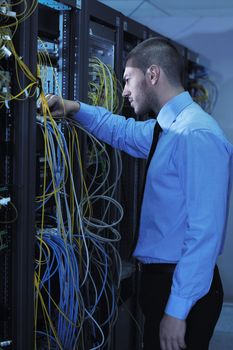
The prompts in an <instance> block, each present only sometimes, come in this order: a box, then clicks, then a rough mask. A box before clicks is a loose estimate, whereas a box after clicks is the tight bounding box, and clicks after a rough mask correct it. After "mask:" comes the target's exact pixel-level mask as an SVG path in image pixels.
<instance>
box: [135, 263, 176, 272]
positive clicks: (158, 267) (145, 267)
mask: <svg viewBox="0 0 233 350" xmlns="http://www.w3.org/2000/svg"><path fill="white" fill-rule="evenodd" d="M138 268H139V271H142V272H145V273H173V272H174V270H175V268H176V264H166V263H162V264H161V263H158V264H156V263H155V264H143V263H141V262H139V263H138Z"/></svg>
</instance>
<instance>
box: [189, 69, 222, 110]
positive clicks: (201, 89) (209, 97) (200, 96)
mask: <svg viewBox="0 0 233 350" xmlns="http://www.w3.org/2000/svg"><path fill="white" fill-rule="evenodd" d="M188 90H189V91H190V93H191V95H192V97H193V99H194V101H196V102H197V103H198V104H200V106H201V107H202V108H203V109H204V110H205V111H206V112H208V113H210V114H211V113H212V112H213V110H214V107H215V105H216V102H217V98H218V90H217V86H216V84H215V83H214V82H213V81H212V80H211V79H210V78H209V76H208V73H207V72H206V70H205V69H204V68H202V69H201V68H200V67H199V69H198V70H197V71H196V72H195V74H194V77H193V76H192V78H191V79H190V80H189V84H188Z"/></svg>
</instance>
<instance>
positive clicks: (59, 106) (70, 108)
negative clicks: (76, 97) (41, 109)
mask: <svg viewBox="0 0 233 350" xmlns="http://www.w3.org/2000/svg"><path fill="white" fill-rule="evenodd" d="M46 100H47V103H48V107H49V109H50V112H51V115H52V117H66V116H72V115H73V114H75V113H77V112H78V111H79V109H80V104H79V103H78V102H75V101H70V100H65V99H63V98H61V97H60V96H56V95H51V94H49V95H46Z"/></svg>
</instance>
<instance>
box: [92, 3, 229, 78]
mask: <svg viewBox="0 0 233 350" xmlns="http://www.w3.org/2000/svg"><path fill="white" fill-rule="evenodd" d="M99 1H100V2H102V3H104V4H105V5H107V6H109V7H112V8H114V9H116V10H117V11H119V12H121V13H123V14H124V15H125V16H127V17H130V18H132V19H134V20H135V21H137V22H139V23H142V24H144V25H146V26H147V27H149V28H151V29H152V30H154V31H155V32H158V33H160V34H163V35H165V36H167V37H169V38H171V39H173V40H175V41H177V42H179V43H181V44H182V45H185V46H187V47H189V48H190V49H192V50H194V51H196V52H198V53H200V54H201V57H204V58H206V59H207V61H211V62H212V63H211V65H213V66H214V69H216V63H214V62H222V61H227V62H228V61H230V62H231V61H233V59H232V58H233V0H99ZM226 65H227V63H226ZM223 68H224V67H222V66H221V67H220V66H219V67H218V68H217V70H220V71H221V70H223Z"/></svg>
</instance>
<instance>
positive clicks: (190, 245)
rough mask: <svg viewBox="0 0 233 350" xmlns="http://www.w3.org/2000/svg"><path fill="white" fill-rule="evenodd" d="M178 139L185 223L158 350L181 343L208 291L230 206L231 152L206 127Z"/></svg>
mask: <svg viewBox="0 0 233 350" xmlns="http://www.w3.org/2000/svg"><path fill="white" fill-rule="evenodd" d="M179 138H180V140H179V144H178V146H177V150H176V156H175V157H176V159H175V162H176V164H177V170H178V176H179V180H180V184H181V187H182V191H183V194H184V201H185V206H186V211H187V225H186V227H187V228H186V232H185V234H184V240H183V246H182V252H181V258H180V260H179V262H178V264H177V266H176V270H175V272H174V276H173V283H172V289H171V294H170V297H169V300H168V303H167V306H166V309H165V315H164V317H163V319H162V321H161V325H160V340H161V347H162V350H167V349H170V348H171V349H177V350H178V349H180V348H182V347H185V342H184V336H185V319H186V317H187V315H188V313H189V311H190V309H191V308H192V306H193V305H194V304H195V303H196V302H197V300H199V299H200V298H201V297H203V296H204V295H205V294H207V293H208V291H209V288H210V285H211V282H212V277H213V271H214V266H215V263H216V260H217V257H218V255H219V253H220V249H221V246H222V243H223V239H224V237H223V236H224V228H225V223H226V216H227V211H228V210H227V209H228V192H229V168H230V156H229V150H228V149H227V146H226V143H224V142H223V141H222V140H221V139H220V138H219V137H218V136H216V135H213V134H212V133H210V132H209V131H205V130H196V131H192V132H191V133H189V134H184V135H180V137H179ZM169 346H170V347H169Z"/></svg>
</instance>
